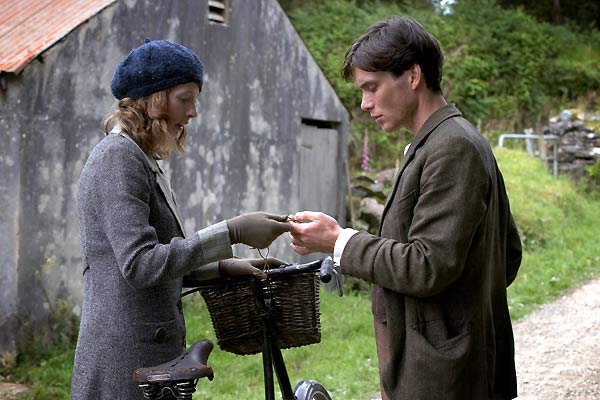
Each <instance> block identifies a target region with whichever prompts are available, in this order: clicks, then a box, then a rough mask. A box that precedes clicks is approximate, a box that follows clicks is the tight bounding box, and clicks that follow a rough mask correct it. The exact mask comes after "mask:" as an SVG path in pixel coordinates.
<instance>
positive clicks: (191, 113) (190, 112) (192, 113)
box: [187, 104, 198, 118]
mask: <svg viewBox="0 0 600 400" xmlns="http://www.w3.org/2000/svg"><path fill="white" fill-rule="evenodd" d="M187 116H188V117H189V118H196V117H197V116H198V112H197V111H196V105H195V104H194V105H193V106H192V107H190V109H189V110H188V112H187Z"/></svg>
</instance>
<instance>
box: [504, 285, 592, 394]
mask: <svg viewBox="0 0 600 400" xmlns="http://www.w3.org/2000/svg"><path fill="white" fill-rule="evenodd" d="M514 333H515V347H516V355H515V356H516V364H517V378H518V384H519V386H518V390H519V399H522V400H597V399H598V400H600V277H598V278H596V279H594V280H592V281H589V282H587V283H586V284H584V285H582V286H580V287H578V288H576V289H574V290H573V291H571V292H569V293H567V294H565V295H563V296H561V297H560V298H559V299H557V300H555V301H553V302H552V303H548V304H546V305H544V306H542V307H541V308H540V309H539V310H537V311H535V312H534V313H532V314H530V315H528V316H526V317H525V318H523V319H522V320H520V321H519V322H518V323H516V324H515V326H514Z"/></svg>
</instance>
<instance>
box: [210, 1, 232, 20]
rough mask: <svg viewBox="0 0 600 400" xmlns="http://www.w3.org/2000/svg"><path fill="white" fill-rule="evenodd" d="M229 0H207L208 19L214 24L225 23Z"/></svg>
mask: <svg viewBox="0 0 600 400" xmlns="http://www.w3.org/2000/svg"><path fill="white" fill-rule="evenodd" d="M228 2H229V0H208V20H209V21H210V22H214V23H216V24H222V25H227V22H228V21H227V18H228V12H227V11H228V10H229V7H228V4H227V3H228Z"/></svg>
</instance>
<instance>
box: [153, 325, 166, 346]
mask: <svg viewBox="0 0 600 400" xmlns="http://www.w3.org/2000/svg"><path fill="white" fill-rule="evenodd" d="M166 340H167V330H166V329H165V328H164V327H162V326H161V327H160V328H158V329H157V330H156V331H154V341H155V342H156V343H163V342H165V341H166Z"/></svg>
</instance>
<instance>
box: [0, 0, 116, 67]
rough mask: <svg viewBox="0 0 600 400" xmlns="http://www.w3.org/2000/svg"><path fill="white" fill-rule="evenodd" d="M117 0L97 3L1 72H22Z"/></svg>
mask: <svg viewBox="0 0 600 400" xmlns="http://www.w3.org/2000/svg"><path fill="white" fill-rule="evenodd" d="M116 1H117V0H103V1H102V2H100V3H99V4H98V5H97V7H92V8H90V9H89V12H88V13H86V14H85V15H82V18H81V21H79V22H77V23H75V24H73V25H72V26H68V27H65V29H62V30H59V31H57V32H58V33H57V34H56V35H54V36H53V37H52V38H51V39H50V40H48V41H47V42H46V43H44V44H42V46H40V47H39V48H38V49H36V50H35V51H31V52H27V51H25V52H23V53H25V54H27V53H29V54H28V55H26V56H23V58H22V60H21V61H19V62H14V63H10V65H9V66H8V67H6V68H4V67H1V68H0V74H2V75H4V74H6V73H12V74H14V75H18V74H20V73H21V71H23V69H25V67H26V66H27V65H29V64H30V63H31V61H33V60H34V59H35V58H37V57H39V56H40V55H41V54H42V53H44V52H45V51H46V50H48V49H49V48H51V47H52V46H54V45H55V44H56V43H57V42H59V41H60V40H61V39H62V38H64V37H65V36H67V35H68V34H69V33H70V32H72V31H73V30H75V29H77V28H78V27H79V26H81V25H83V24H84V23H86V22H87V21H89V20H90V18H92V17H93V16H95V15H96V14H98V13H100V12H101V11H102V10H104V9H105V8H107V7H108V6H110V5H112V4H113V3H115V2H116Z"/></svg>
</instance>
